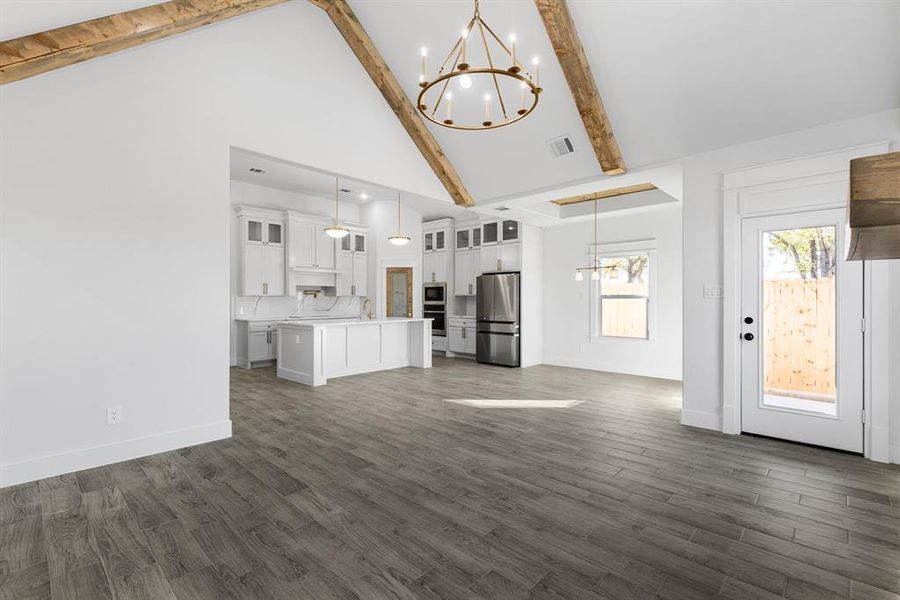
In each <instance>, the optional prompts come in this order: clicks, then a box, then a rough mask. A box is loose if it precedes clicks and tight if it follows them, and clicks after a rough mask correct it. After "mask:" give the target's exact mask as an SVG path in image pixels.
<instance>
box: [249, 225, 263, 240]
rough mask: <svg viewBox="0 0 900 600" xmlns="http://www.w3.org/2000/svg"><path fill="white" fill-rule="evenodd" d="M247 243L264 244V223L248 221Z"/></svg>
mask: <svg viewBox="0 0 900 600" xmlns="http://www.w3.org/2000/svg"><path fill="white" fill-rule="evenodd" d="M247 241H248V242H255V243H257V244H262V243H263V224H262V221H252V220H248V221H247Z"/></svg>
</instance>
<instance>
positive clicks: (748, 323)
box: [744, 317, 753, 325]
mask: <svg viewBox="0 0 900 600" xmlns="http://www.w3.org/2000/svg"><path fill="white" fill-rule="evenodd" d="M744 323H746V324H747V325H750V324H751V323H753V317H744Z"/></svg>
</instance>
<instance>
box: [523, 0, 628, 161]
mask: <svg viewBox="0 0 900 600" xmlns="http://www.w3.org/2000/svg"><path fill="white" fill-rule="evenodd" d="M535 4H536V5H537V9H538V13H540V15H541V19H542V20H543V21H544V27H545V28H546V30H547V35H548V36H549V38H550V43H551V44H552V45H553V51H554V52H555V53H556V58H557V59H558V60H559V65H560V67H562V70H563V73H564V74H565V76H566V82H567V83H568V84H569V90H570V91H571V92H572V98H573V99H574V100H575V106H576V107H577V108H578V113H579V114H580V115H581V120H582V121H583V122H584V129H585V131H586V132H587V134H588V138H590V140H591V145H592V146H593V147H594V154H596V155H597V161H598V162H599V163H600V168H601V169H602V170H603V172H604V173H605V174H606V175H621V174H622V173H624V172H625V171H626V167H625V160H624V159H623V158H622V151H621V150H620V149H619V144H618V143H617V142H616V136H615V135H614V134H613V129H612V124H611V123H610V122H609V117H608V116H607V114H606V110H605V109H604V108H603V100H602V99H601V98H600V91H599V90H598V89H597V82H596V80H595V79H594V75H593V73H591V65H590V63H588V59H587V55H586V54H585V52H584V46H582V45H581V38H579V37H578V31H577V30H576V29H575V22H574V21H573V20H572V13H571V12H569V6H568V5H567V4H566V0H535Z"/></svg>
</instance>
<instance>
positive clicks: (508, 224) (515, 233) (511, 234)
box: [503, 220, 519, 242]
mask: <svg viewBox="0 0 900 600" xmlns="http://www.w3.org/2000/svg"><path fill="white" fill-rule="evenodd" d="M518 239H519V223H518V221H511V220H505V221H503V241H504V242H515V241H517V240H518Z"/></svg>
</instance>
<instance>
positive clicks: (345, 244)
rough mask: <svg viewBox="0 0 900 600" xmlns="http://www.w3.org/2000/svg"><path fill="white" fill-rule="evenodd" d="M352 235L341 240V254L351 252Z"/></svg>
mask: <svg viewBox="0 0 900 600" xmlns="http://www.w3.org/2000/svg"><path fill="white" fill-rule="evenodd" d="M352 237H353V236H352V235H345V236H344V237H342V238H341V252H350V238H352Z"/></svg>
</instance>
